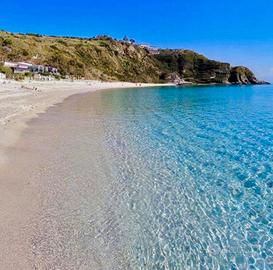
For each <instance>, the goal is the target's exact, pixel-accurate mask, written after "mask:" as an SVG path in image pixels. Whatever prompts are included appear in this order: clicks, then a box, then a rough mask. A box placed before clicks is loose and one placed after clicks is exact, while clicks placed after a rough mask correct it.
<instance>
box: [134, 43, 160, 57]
mask: <svg viewBox="0 0 273 270" xmlns="http://www.w3.org/2000/svg"><path fill="white" fill-rule="evenodd" d="M139 48H142V49H145V50H147V51H148V52H149V54H151V55H156V54H159V53H160V51H159V49H158V48H155V47H152V46H150V45H147V44H140V45H139Z"/></svg>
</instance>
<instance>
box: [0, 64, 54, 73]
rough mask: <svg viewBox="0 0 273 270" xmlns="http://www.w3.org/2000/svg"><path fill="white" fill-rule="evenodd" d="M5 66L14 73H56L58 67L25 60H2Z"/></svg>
mask: <svg viewBox="0 0 273 270" xmlns="http://www.w3.org/2000/svg"><path fill="white" fill-rule="evenodd" d="M4 66H5V67H9V68H11V69H12V70H13V72H14V73H15V74H18V73H19V74H20V73H21V74H24V73H27V72H31V73H38V74H39V73H50V74H56V75H58V74H59V72H58V69H57V68H54V67H52V66H43V65H34V64H31V63H26V62H8V61H6V62H4Z"/></svg>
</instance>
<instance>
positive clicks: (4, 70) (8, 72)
mask: <svg viewBox="0 0 273 270" xmlns="http://www.w3.org/2000/svg"><path fill="white" fill-rule="evenodd" d="M0 72H1V73H4V74H5V75H6V77H7V78H8V79H11V78H12V75H13V71H12V69H11V68H9V67H4V66H0Z"/></svg>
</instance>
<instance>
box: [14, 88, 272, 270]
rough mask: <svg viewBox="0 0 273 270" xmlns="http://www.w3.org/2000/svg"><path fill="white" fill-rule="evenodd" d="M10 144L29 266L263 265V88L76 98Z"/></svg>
mask: <svg viewBox="0 0 273 270" xmlns="http://www.w3.org/2000/svg"><path fill="white" fill-rule="evenodd" d="M45 134H46V136H45ZM33 136H34V137H35V139H34V137H33ZM26 148H27V149H28V151H27V152H28V153H27V154H26V151H22V149H26ZM18 149H19V150H16V149H14V150H13V151H14V152H15V153H16V156H17V157H18V156H20V155H22V156H23V157H24V160H25V161H24V162H23V163H22V161H21V162H18V163H19V164H24V165H21V166H24V168H25V170H24V177H28V179H36V180H37V179H38V180H39V181H41V183H42V184H39V189H40V190H41V191H40V193H41V195H40V200H41V203H40V209H41V210H40V211H39V213H37V215H36V217H35V218H34V219H33V220H35V221H33V220H32V222H34V223H35V224H34V225H33V224H32V225H31V226H33V227H35V228H36V229H35V230H34V231H33V235H32V237H31V243H32V249H33V250H32V256H33V258H34V259H33V260H34V265H35V267H36V268H37V269H39V267H45V268H41V269H109V270H110V269H111V270H112V269H137V270H142V269H143V270H144V269H145V270H153V269H154V270H160V269H162V270H163V269H170V270H173V269H181V270H183V269H200V270H201V269H219V270H222V269H223V270H224V269H231V270H235V269H259V270H260V269H265V270H270V269H273V87H272V86H198V87H153V88H139V89H115V90H104V91H98V92H95V93H91V94H84V95H77V96H74V97H71V98H69V99H67V100H66V101H64V103H62V104H58V105H56V106H54V107H53V108H51V109H50V110H49V111H48V112H47V113H45V114H42V115H40V117H39V118H38V119H35V120H33V121H32V122H31V123H30V127H29V128H28V130H27V131H26V132H25V133H24V135H23V136H22V141H21V147H18ZM16 151H17V152H16ZM18 151H19V153H18ZM22 152H23V154H22ZM18 159H20V158H18ZM30 161H31V165H28V164H29V162H30ZM30 181H31V180H30ZM33 254H34V255H33Z"/></svg>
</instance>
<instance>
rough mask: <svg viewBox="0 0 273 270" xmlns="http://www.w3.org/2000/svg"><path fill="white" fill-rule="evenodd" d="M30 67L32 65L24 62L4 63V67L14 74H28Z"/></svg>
mask: <svg viewBox="0 0 273 270" xmlns="http://www.w3.org/2000/svg"><path fill="white" fill-rule="evenodd" d="M30 66H32V64H29V63H24V62H7V61H6V62H4V67H9V68H11V69H12V70H13V72H14V73H16V74H18V73H26V72H29V67H30Z"/></svg>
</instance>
